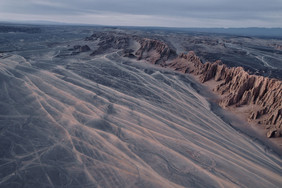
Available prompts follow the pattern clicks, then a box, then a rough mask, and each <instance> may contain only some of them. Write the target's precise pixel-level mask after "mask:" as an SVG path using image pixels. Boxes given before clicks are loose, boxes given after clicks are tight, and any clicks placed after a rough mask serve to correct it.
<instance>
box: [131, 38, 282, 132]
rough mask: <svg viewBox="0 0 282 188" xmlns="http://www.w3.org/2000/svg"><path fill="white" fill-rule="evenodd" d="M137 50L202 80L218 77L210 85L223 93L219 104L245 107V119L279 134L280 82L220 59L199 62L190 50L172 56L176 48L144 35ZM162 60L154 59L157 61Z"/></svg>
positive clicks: (140, 56) (142, 55) (281, 113)
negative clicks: (213, 84) (214, 82)
mask: <svg viewBox="0 0 282 188" xmlns="http://www.w3.org/2000/svg"><path fill="white" fill-rule="evenodd" d="M139 42H140V44H141V47H140V48H139V50H138V51H137V52H136V54H135V55H136V56H137V58H138V59H145V60H147V61H149V62H150V63H153V64H160V65H161V66H164V67H169V68H172V69H174V70H176V71H179V72H182V73H192V74H195V75H199V79H200V81H201V82H202V83H204V82H207V81H209V80H215V81H217V83H218V84H217V86H216V87H215V88H214V89H213V90H214V91H215V92H216V93H218V94H220V95H221V96H223V97H222V99H221V101H220V102H219V104H220V106H222V107H223V108H226V107H231V106H232V107H242V106H244V107H247V109H248V111H249V116H248V119H249V120H251V121H255V122H256V123H257V124H260V125H264V127H265V128H266V129H269V132H268V133H267V137H274V136H276V137H278V136H280V135H281V125H282V82H281V81H280V80H277V79H271V78H268V77H263V76H257V75H250V74H249V73H248V72H246V71H245V70H244V69H243V68H242V67H232V68H229V67H227V66H226V65H225V64H223V63H222V62H221V61H216V62H214V63H210V62H206V63H204V64H203V63H202V62H201V60H200V58H199V57H198V56H196V54H195V53H194V52H193V51H190V52H189V53H188V54H180V55H179V56H178V57H176V58H174V59H173V60H171V61H168V59H169V57H174V56H175V54H176V53H175V52H174V51H173V50H171V49H170V48H169V47H168V46H167V45H166V44H165V43H162V42H160V41H156V40H151V39H144V40H141V41H139ZM160 61H161V63H157V62H160Z"/></svg>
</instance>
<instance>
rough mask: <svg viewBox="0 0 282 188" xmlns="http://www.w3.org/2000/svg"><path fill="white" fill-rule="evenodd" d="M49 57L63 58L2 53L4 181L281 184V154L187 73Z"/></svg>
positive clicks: (103, 59) (0, 183) (0, 161)
mask: <svg viewBox="0 0 282 188" xmlns="http://www.w3.org/2000/svg"><path fill="white" fill-rule="evenodd" d="M48 53H49V54H51V55H52V54H54V53H55V52H54V53H50V52H48ZM46 59H47V60H46ZM46 59H45V60H44V62H45V61H46V62H47V63H48V61H49V63H53V64H54V62H53V61H56V59H57V61H60V62H61V63H60V64H59V65H53V66H52V68H40V64H37V65H36V66H35V63H30V62H28V61H27V60H24V59H23V57H21V56H19V55H12V56H10V57H7V58H5V59H4V58H2V59H0V88H1V89H0V101H1V102H0V135H1V136H0V143H1V149H0V187H279V186H281V184H282V179H281V175H282V170H281V164H282V160H281V156H278V155H276V154H275V153H273V152H272V151H270V150H268V149H267V148H266V147H265V146H263V145H261V144H260V143H258V142H256V141H255V140H252V139H251V138H249V137H247V136H246V135H244V134H242V133H240V132H238V131H236V130H235V129H233V128H232V127H230V126H229V124H227V123H225V122H224V121H223V120H222V119H221V118H220V117H218V116H217V115H215V114H214V113H213V112H212V111H211V110H210V105H209V102H208V101H207V100H206V99H205V98H204V97H202V96H201V95H199V94H198V93H197V92H196V91H195V90H194V89H193V87H192V85H191V84H192V82H193V81H192V80H190V79H189V77H186V76H184V75H182V74H178V73H174V72H171V71H169V70H164V69H161V68H157V67H152V66H151V65H148V67H147V65H140V64H138V63H135V62H134V61H133V60H132V61H131V62H129V60H126V61H125V59H123V58H118V57H116V54H115V53H111V54H108V55H105V56H98V57H94V58H92V60H91V59H88V60H87V61H86V60H83V59H80V60H79V61H74V60H71V57H70V58H69V59H68V58H65V59H64V60H62V59H59V58H49V60H48V58H46ZM113 59H115V60H113ZM38 61H40V59H38ZM42 61H43V60H42ZM46 62H45V63H46ZM42 66H43V65H42ZM193 84H195V83H193ZM199 87H200V86H199Z"/></svg>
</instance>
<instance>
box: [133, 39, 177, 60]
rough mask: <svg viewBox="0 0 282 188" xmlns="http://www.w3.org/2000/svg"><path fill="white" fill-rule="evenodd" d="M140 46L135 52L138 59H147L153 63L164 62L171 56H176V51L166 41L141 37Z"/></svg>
mask: <svg viewBox="0 0 282 188" xmlns="http://www.w3.org/2000/svg"><path fill="white" fill-rule="evenodd" d="M138 42H139V43H140V45H141V46H140V48H139V49H138V50H137V52H136V53H135V56H136V57H137V59H139V60H140V59H145V60H147V61H149V62H151V63H153V64H163V63H164V62H165V61H167V60H168V59H169V58H170V57H173V56H176V52H175V51H174V50H172V49H170V48H169V46H168V45H167V44H165V43H164V42H161V41H158V40H153V39H147V38H144V39H140V40H138Z"/></svg>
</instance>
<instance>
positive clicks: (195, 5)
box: [0, 0, 282, 28]
mask: <svg viewBox="0 0 282 188" xmlns="http://www.w3.org/2000/svg"><path fill="white" fill-rule="evenodd" d="M38 20H42V21H53V22H64V23H76V24H77V23H78V24H99V25H113V26H162V27H232V28H233V27H282V0H193V1H192V0H0V21H38Z"/></svg>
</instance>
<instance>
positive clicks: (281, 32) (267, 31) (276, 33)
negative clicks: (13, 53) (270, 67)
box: [0, 20, 282, 38]
mask: <svg viewBox="0 0 282 188" xmlns="http://www.w3.org/2000/svg"><path fill="white" fill-rule="evenodd" d="M1 23H4V24H31V25H57V26H58V25H73V26H101V25H97V24H80V23H64V22H54V21H45V20H31V21H0V24H1ZM105 27H116V28H127V29H138V30H149V31H150V30H155V31H158V30H166V31H171V32H191V33H197V34H201V33H203V34H204V33H211V34H227V35H238V36H249V37H275V38H282V28H264V27H247V28H178V27H154V26H148V27H145V26H140V27H139V26H106V25H105Z"/></svg>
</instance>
